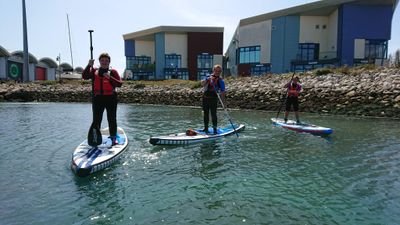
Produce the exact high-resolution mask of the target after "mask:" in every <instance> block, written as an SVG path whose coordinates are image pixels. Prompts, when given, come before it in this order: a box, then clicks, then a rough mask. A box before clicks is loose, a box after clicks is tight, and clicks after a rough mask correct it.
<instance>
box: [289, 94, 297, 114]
mask: <svg viewBox="0 0 400 225" xmlns="http://www.w3.org/2000/svg"><path fill="white" fill-rule="evenodd" d="M292 105H293V110H294V111H295V112H296V111H299V98H298V97H288V98H287V99H286V111H290V106H292Z"/></svg>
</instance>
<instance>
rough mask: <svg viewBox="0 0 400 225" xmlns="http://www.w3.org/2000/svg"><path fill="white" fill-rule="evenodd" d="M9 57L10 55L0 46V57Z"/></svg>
mask: <svg viewBox="0 0 400 225" xmlns="http://www.w3.org/2000/svg"><path fill="white" fill-rule="evenodd" d="M4 56H10V53H9V52H8V51H7V50H6V49H5V48H3V47H2V46H1V45H0V57H4Z"/></svg>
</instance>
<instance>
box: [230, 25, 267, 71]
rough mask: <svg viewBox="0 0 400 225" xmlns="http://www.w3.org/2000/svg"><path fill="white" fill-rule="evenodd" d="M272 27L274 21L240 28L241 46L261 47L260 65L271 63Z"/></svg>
mask: <svg viewBox="0 0 400 225" xmlns="http://www.w3.org/2000/svg"><path fill="white" fill-rule="evenodd" d="M271 25H272V20H267V21H262V22H259V23H255V24H250V25H245V26H242V27H240V28H239V34H238V37H239V46H238V47H247V46H255V45H260V46H261V52H260V63H270V62H271Z"/></svg>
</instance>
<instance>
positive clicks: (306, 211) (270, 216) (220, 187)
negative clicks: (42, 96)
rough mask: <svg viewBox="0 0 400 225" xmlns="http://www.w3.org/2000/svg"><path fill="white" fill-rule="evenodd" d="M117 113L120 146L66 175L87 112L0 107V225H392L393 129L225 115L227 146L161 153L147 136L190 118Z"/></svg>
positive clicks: (396, 154)
mask: <svg viewBox="0 0 400 225" xmlns="http://www.w3.org/2000/svg"><path fill="white" fill-rule="evenodd" d="M118 110H119V111H118V119H119V126H121V127H123V128H124V129H125V131H126V132H127V134H128V138H129V139H130V146H129V149H128V150H127V151H126V152H125V153H124V155H123V157H122V158H121V160H120V161H118V162H117V163H116V164H114V165H113V166H112V167H110V168H108V169H106V170H105V171H102V172H99V173H96V174H93V175H91V176H90V177H87V178H78V177H76V176H75V175H74V174H73V173H72V171H71V170H70V168H69V164H70V160H71V154H72V151H73V150H74V148H75V147H76V146H77V145H78V144H79V143H80V142H81V141H83V140H84V139H85V138H86V133H87V129H88V127H89V125H90V122H91V106H90V104H58V103H57V104H56V103H51V104H34V103H29V104H19V103H18V104H10V103H1V104H0V115H1V126H0V140H1V143H2V148H1V153H2V155H1V157H0V224H5V225H11V224H66V225H70V224H229V225H232V224H316V225H317V224H318V225H319V224H357V225H359V224H393V225H394V224H400V213H399V212H400V132H399V126H400V121H399V120H390V119H357V118H351V117H346V116H340V117H339V116H327V117H321V116H318V115H313V114H307V115H303V119H304V120H305V121H308V122H312V123H315V124H319V125H323V126H329V127H332V128H334V130H335V133H334V134H333V135H332V136H331V138H330V139H324V138H321V137H317V136H312V135H309V134H299V133H295V132H293V131H287V130H284V129H282V128H278V127H274V126H272V125H271V123H270V121H269V119H270V118H271V117H273V116H275V113H268V112H258V111H232V112H231V113H230V114H231V116H232V118H233V119H234V121H238V122H240V123H243V124H245V125H246V130H245V131H244V132H243V133H240V138H239V139H237V138H236V137H235V136H231V137H228V138H225V139H222V140H219V141H214V142H209V143H199V144H195V145H190V146H181V147H179V146H175V147H162V146H152V145H150V144H149V143H148V142H147V139H148V138H149V137H150V135H156V134H168V133H173V132H178V131H184V130H185V129H187V128H189V127H190V128H197V127H199V128H200V127H202V119H201V111H200V109H193V108H183V107H167V106H142V105H124V104H120V105H119V109H118ZM220 118H221V120H222V118H223V114H222V113H221V115H220ZM105 120H106V119H105V118H104V121H105ZM104 121H103V122H104ZM221 123H226V121H223V120H222V121H221ZM103 124H104V125H105V123H103Z"/></svg>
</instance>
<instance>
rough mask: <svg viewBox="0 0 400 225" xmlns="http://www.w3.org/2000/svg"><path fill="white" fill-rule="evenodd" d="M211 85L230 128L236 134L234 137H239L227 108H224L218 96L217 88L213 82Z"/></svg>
mask: <svg viewBox="0 0 400 225" xmlns="http://www.w3.org/2000/svg"><path fill="white" fill-rule="evenodd" d="M213 87H214V91H215V93H216V94H217V97H218V100H219V102H220V103H221V106H222V109H223V110H224V112H225V116H226V117H227V118H228V120H229V123H231V126H232V128H233V131H234V132H235V134H236V137H239V134H238V133H237V132H236V129H235V126H234V125H233V123H232V119H231V117H230V116H229V114H228V110H227V109H226V108H225V105H224V103H223V102H222V99H221V96H219V93H218V91H217V88H216V87H215V84H213Z"/></svg>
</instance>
